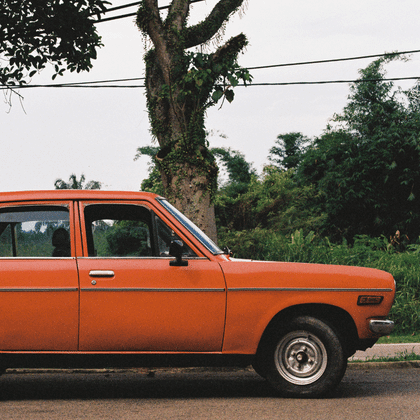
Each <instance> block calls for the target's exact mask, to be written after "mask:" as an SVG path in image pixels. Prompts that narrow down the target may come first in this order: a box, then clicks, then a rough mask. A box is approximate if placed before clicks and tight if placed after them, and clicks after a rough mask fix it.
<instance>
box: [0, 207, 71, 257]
mask: <svg viewBox="0 0 420 420" xmlns="http://www.w3.org/2000/svg"><path fill="white" fill-rule="evenodd" d="M69 227H70V221H69V211H68V209H67V208H65V207H61V206H25V207H10V208H3V209H0V257H70V256H71V248H70V233H69V230H70V228H69Z"/></svg>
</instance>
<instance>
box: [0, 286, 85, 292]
mask: <svg viewBox="0 0 420 420" xmlns="http://www.w3.org/2000/svg"><path fill="white" fill-rule="evenodd" d="M78 290H79V289H78V288H77V287H31V288H29V287H2V288H0V293H1V292H77V291H78Z"/></svg>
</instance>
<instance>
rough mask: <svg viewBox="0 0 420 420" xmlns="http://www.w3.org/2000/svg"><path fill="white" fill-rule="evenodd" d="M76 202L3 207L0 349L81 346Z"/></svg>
mask: <svg viewBox="0 0 420 420" xmlns="http://www.w3.org/2000/svg"><path fill="white" fill-rule="evenodd" d="M72 206H73V204H72V203H70V202H54V203H43V204H42V203H37V204H35V203H28V204H26V205H22V204H21V203H19V204H16V205H13V204H8V205H7V206H6V205H2V206H0V350H1V351H9V350H12V351H13V350H16V351H30V350H42V351H60V350H66V351H71V350H77V346H78V313H79V285H78V274H77V266H76V259H75V257H74V251H73V245H74V239H73V235H72V232H73V222H72V218H73V207H72Z"/></svg>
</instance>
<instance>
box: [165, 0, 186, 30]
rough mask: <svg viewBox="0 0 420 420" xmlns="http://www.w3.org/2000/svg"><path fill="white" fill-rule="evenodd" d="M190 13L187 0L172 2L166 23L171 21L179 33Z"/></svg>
mask: <svg viewBox="0 0 420 420" xmlns="http://www.w3.org/2000/svg"><path fill="white" fill-rule="evenodd" d="M189 11H190V2H189V0H173V1H172V3H171V6H170V8H169V13H168V17H167V19H166V21H167V22H169V21H171V22H173V23H174V24H175V26H176V28H177V29H178V30H179V31H181V29H182V27H183V25H184V23H185V20H186V19H187V16H188V13H189Z"/></svg>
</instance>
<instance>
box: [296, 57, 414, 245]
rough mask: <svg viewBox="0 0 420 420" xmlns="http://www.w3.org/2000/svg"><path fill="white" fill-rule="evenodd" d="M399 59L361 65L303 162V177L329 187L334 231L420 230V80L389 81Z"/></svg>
mask: <svg viewBox="0 0 420 420" xmlns="http://www.w3.org/2000/svg"><path fill="white" fill-rule="evenodd" d="M392 59H395V57H394V56H390V57H385V58H382V59H379V60H376V61H374V62H373V63H371V64H370V65H369V66H368V67H366V68H365V69H362V70H361V71H360V74H361V77H360V79H359V80H358V82H357V83H354V84H353V85H352V86H351V93H350V96H349V102H348V104H347V105H346V107H345V108H344V110H343V112H342V113H341V114H338V115H336V116H335V117H334V119H333V125H332V126H329V127H328V128H327V130H326V132H325V133H324V134H323V135H322V136H321V137H319V138H317V139H315V141H314V143H313V145H312V146H311V147H310V148H309V149H308V150H307V151H306V152H305V154H304V157H303V160H302V163H301V164H300V166H299V170H298V177H299V180H300V182H301V183H303V184H306V183H308V182H309V183H313V184H314V185H316V186H317V188H318V189H319V191H320V192H321V193H322V201H321V202H320V205H321V206H322V207H323V208H324V210H325V211H326V213H327V214H328V219H327V222H326V223H327V225H326V228H327V232H329V233H330V234H334V235H339V236H342V235H344V236H348V237H353V236H354V235H355V234H369V235H373V236H378V235H380V234H386V235H393V234H395V232H396V231H400V232H401V233H404V234H407V235H409V236H414V238H415V237H417V236H418V235H419V234H420V213H419V209H420V134H419V133H420V83H419V82H417V83H416V85H415V86H414V87H413V88H411V89H409V90H406V91H402V90H401V89H394V86H393V84H392V82H389V81H385V80H384V76H385V74H386V73H385V69H384V65H385V64H386V63H387V62H389V61H390V60H392Z"/></svg>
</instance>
